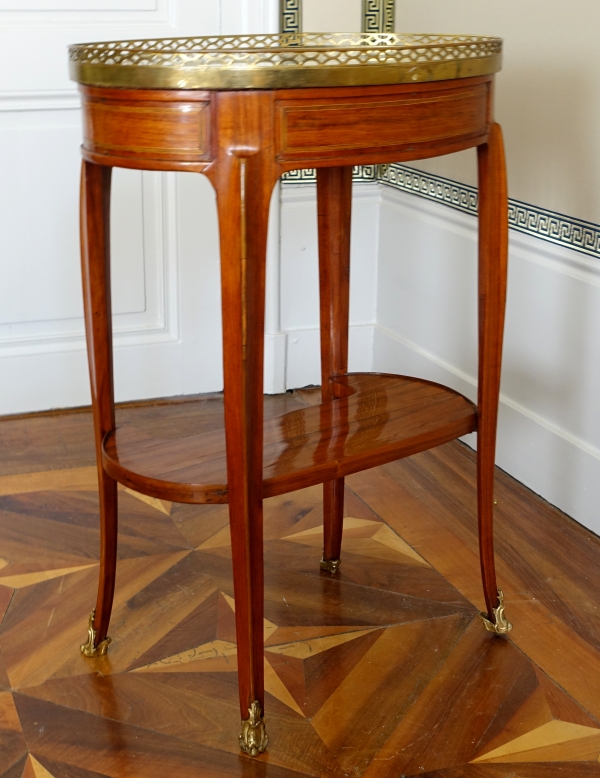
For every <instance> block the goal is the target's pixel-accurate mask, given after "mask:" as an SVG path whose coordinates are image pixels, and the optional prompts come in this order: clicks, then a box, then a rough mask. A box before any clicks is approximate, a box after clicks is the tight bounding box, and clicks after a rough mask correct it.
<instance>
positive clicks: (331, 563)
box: [321, 559, 341, 575]
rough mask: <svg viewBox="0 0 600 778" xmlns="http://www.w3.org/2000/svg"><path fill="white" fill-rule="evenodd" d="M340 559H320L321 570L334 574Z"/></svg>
mask: <svg viewBox="0 0 600 778" xmlns="http://www.w3.org/2000/svg"><path fill="white" fill-rule="evenodd" d="M340 561H341V560H339V559H321V570H325V572H326V573H331V575H334V574H335V573H337V571H338V567H339V566H340Z"/></svg>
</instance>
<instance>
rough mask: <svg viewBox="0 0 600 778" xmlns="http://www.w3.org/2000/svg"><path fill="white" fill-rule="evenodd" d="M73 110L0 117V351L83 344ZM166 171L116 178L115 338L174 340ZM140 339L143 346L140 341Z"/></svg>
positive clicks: (77, 132)
mask: <svg viewBox="0 0 600 778" xmlns="http://www.w3.org/2000/svg"><path fill="white" fill-rule="evenodd" d="M80 138H81V128H80V121H79V112H78V111H70V110H66V111H19V112H4V113H2V114H0V168H1V169H2V171H3V185H2V187H1V188H0V235H1V236H2V248H1V260H0V263H1V267H2V284H1V285H0V354H3V355H7V353H8V352H10V353H11V354H13V355H15V354H18V353H22V354H24V353H35V352H40V351H48V350H51V351H55V350H57V349H58V350H64V349H70V348H81V349H82V348H83V347H84V338H83V318H82V313H83V311H82V295H81V274H80V267H79V226H78V211H79V174H80V156H79V144H80ZM166 182H168V178H166V177H165V176H164V175H163V174H158V173H156V174H154V173H143V174H142V173H141V172H139V171H129V170H127V171H126V170H117V171H115V174H114V182H113V203H112V209H111V213H112V244H113V310H114V314H115V315H114V325H115V332H116V342H117V344H118V343H119V342H131V339H132V338H133V339H134V341H140V342H142V341H144V342H146V341H147V339H148V337H151V338H153V339H154V340H155V339H156V338H157V337H158V338H160V339H162V338H164V337H168V338H174V337H177V333H176V329H177V328H176V321H177V317H176V310H173V308H176V305H174V306H172V307H171V308H172V309H171V310H170V311H169V300H170V299H171V298H172V297H173V294H174V293H175V283H174V278H172V277H171V276H172V275H173V273H175V272H176V263H175V262H174V261H173V262H170V263H169V262H168V261H165V247H167V248H168V247H169V245H170V244H169V237H168V235H167V234H166V233H165V230H164V222H165V219H166V218H167V217H168V214H169V207H168V203H167V202H166V201H165V198H164V197H163V192H164V188H165V186H166ZM140 339H141V340H140Z"/></svg>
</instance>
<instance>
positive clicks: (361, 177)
mask: <svg viewBox="0 0 600 778" xmlns="http://www.w3.org/2000/svg"><path fill="white" fill-rule="evenodd" d="M378 168H379V165H359V166H357V167H355V168H354V171H353V173H352V181H355V182H361V181H362V182H365V181H371V182H373V181H378V180H379V179H378ZM281 181H282V183H284V184H316V183H317V171H316V170H314V168H313V169H306V170H290V172H289V173H284V174H283V176H282V177H281Z"/></svg>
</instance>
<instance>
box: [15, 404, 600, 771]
mask: <svg viewBox="0 0 600 778" xmlns="http://www.w3.org/2000/svg"><path fill="white" fill-rule="evenodd" d="M313 401H314V393H311V392H310V391H305V392H296V393H295V394H293V395H290V394H288V395H284V396H282V397H277V398H269V399H268V400H267V405H266V412H267V414H270V415H274V414H279V413H282V412H284V411H288V410H292V409H294V408H297V407H302V406H304V405H306V404H308V403H311V402H313ZM118 413H119V415H120V416H121V417H122V418H123V417H125V418H127V419H129V420H130V421H134V422H135V423H136V424H137V425H138V426H141V427H142V428H144V427H145V426H147V427H148V429H152V430H153V432H155V433H156V432H157V431H158V433H159V434H161V435H164V436H166V437H170V436H175V435H176V434H177V432H178V430H179V429H180V428H184V429H186V430H187V429H189V428H190V427H193V428H195V429H198V430H199V431H201V430H202V429H209V428H210V427H211V426H214V425H215V424H216V423H218V419H219V415H220V413H221V404H220V400H219V399H218V398H198V399H193V400H186V401H182V402H177V403H173V402H171V403H162V404H155V405H141V406H139V407H129V408H124V409H121V410H119V412H118ZM474 478H475V470H474V457H473V452H472V451H470V450H469V449H468V448H467V447H466V446H463V445H462V444H459V443H452V444H449V445H446V446H443V447H441V448H439V449H436V450H433V451H430V452H426V453H423V454H419V455H417V456H415V457H412V458H410V459H408V460H402V461H399V462H395V463H392V464H389V465H386V466H384V467H380V468H376V469H374V470H371V471H367V472H365V473H361V474H358V475H354V476H351V477H350V478H348V479H347V489H346V515H347V518H346V520H345V530H344V543H343V549H342V565H341V567H340V570H339V573H338V575H337V576H336V577H335V578H334V577H331V576H329V575H328V574H325V573H322V572H320V571H319V560H320V551H321V543H322V511H321V490H320V488H317V487H315V488H309V489H304V490H301V491H298V492H295V493H292V494H288V495H285V496H282V497H277V498H273V499H270V500H267V501H266V503H265V564H266V587H265V598H266V609H265V610H266V619H265V625H264V634H265V679H266V689H267V695H266V702H265V707H266V719H267V728H268V732H269V737H270V744H269V749H268V751H267V753H266V754H264V755H262V756H261V757H259V758H257V759H255V760H252V759H249V758H248V757H245V756H242V755H240V754H239V752H238V746H237V736H238V731H239V726H240V722H239V713H238V700H237V673H236V644H235V628H234V608H235V603H234V600H233V587H232V575H231V554H230V545H229V528H228V517H227V506H193V505H176V504H170V503H167V502H161V501H158V500H153V499H150V498H143V497H141V496H140V495H136V494H135V493H133V492H130V491H128V490H126V489H123V490H120V492H119V501H120V512H121V524H120V536H119V564H118V572H117V594H116V600H115V608H114V611H113V619H112V623H111V630H110V634H111V636H112V638H113V643H112V645H111V648H110V651H109V653H108V655H107V656H106V657H103V658H98V659H95V660H88V659H84V658H83V657H82V656H81V654H80V652H79V644H80V643H81V642H83V641H84V639H85V637H86V622H87V616H88V613H89V611H90V610H91V608H92V606H93V603H94V599H95V593H96V584H97V576H98V563H97V555H98V505H97V493H96V478H95V469H94V450H93V440H92V429H91V420H90V414H89V413H87V412H78V413H65V414H58V415H51V414H48V415H39V416H34V417H27V418H22V419H8V420H4V421H2V422H0V776H2V778H18V777H19V776H24V777H25V778H48V777H49V776H54V778H102V777H103V776H111V777H113V778H133V777H134V776H135V777H137V776H140V777H141V776H144V777H146V776H147V777H148V778H154V777H155V776H156V777H157V778H158V777H160V778H165V777H166V778H171V777H173V778H175V777H177V778H188V777H189V778H191V777H192V776H194V778H196V777H197V776H219V777H221V776H272V777H273V778H285V777H289V778H294V777H295V778H301V776H327V777H328V778H344V777H347V778H350V777H352V778H359V777H360V776H364V778H384V777H385V778H400V776H428V777H429V778H434V776H435V778H459V777H462V776H465V778H542V776H543V777H544V778H554V776H556V777H557V778H563V777H571V776H572V777H573V778H579V776H581V777H583V776H585V777H586V778H587V777H588V776H589V777H590V778H591V777H592V776H600V762H599V759H600V614H599V610H598V602H599V601H600V580H599V573H598V571H599V570H600V540H599V539H598V538H596V537H594V536H591V534H590V533H589V532H587V531H586V530H584V529H583V528H582V527H580V526H579V525H577V524H576V523H575V522H573V521H571V520H570V519H568V518H567V517H566V516H564V515H563V514H561V513H560V512H559V511H557V510H555V509H554V508H552V507H551V506H549V505H548V504H547V503H544V502H543V501H542V500H540V499H539V498H538V497H536V496H535V495H533V494H532V493H531V492H528V490H526V489H525V488H524V487H523V486H521V485H520V484H518V483H516V482H515V481H513V480H512V479H510V478H509V477H508V476H506V475H505V474H503V473H501V472H498V474H497V486H496V497H497V506H496V538H497V564H498V577H499V581H500V583H501V585H502V587H503V589H504V592H505V597H506V606H507V615H508V617H509V619H510V620H511V621H512V622H513V624H514V629H513V631H512V632H511V633H510V637H509V639H506V638H494V637H492V636H491V635H490V634H489V633H487V632H485V631H484V629H483V626H482V624H481V622H480V621H479V619H478V617H477V613H478V611H479V610H480V609H482V607H483V601H482V592H481V584H480V579H479V565H478V560H477V532H476V521H475V491H474Z"/></svg>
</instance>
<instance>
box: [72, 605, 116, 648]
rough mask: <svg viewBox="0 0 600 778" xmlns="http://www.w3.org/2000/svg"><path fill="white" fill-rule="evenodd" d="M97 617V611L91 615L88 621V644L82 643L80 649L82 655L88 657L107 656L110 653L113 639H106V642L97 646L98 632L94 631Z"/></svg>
mask: <svg viewBox="0 0 600 778" xmlns="http://www.w3.org/2000/svg"><path fill="white" fill-rule="evenodd" d="M95 615H96V609H95V608H94V610H93V611H92V612H91V613H90V618H89V621H88V639H87V642H86V643H82V644H81V645H80V646H79V648H80V649H81V653H82V654H83V655H84V656H87V657H94V656H105V654H106V652H107V651H108V647H109V646H110V644H111V642H112V638H109V637H105V638H104V640H103V641H102V642H101V643H99V644H98V645H96V630H95V629H94V617H95Z"/></svg>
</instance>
